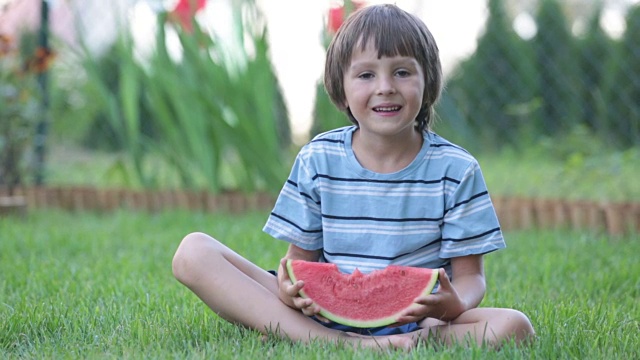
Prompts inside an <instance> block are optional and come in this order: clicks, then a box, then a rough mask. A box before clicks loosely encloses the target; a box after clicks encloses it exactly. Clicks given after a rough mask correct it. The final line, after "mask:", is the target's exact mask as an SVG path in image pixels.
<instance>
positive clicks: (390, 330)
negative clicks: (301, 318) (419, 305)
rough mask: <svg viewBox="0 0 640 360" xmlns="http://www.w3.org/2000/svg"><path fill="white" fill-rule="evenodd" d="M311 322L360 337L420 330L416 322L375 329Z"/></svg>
mask: <svg viewBox="0 0 640 360" xmlns="http://www.w3.org/2000/svg"><path fill="white" fill-rule="evenodd" d="M268 271H269V273H271V274H273V275H275V276H278V272H277V271H275V270H268ZM311 318H312V319H313V320H315V321H316V322H318V323H319V324H321V325H322V326H325V327H328V328H330V329H334V330H339V331H345V332H352V333H356V334H360V335H371V336H381V335H397V334H406V333H410V332H414V331H416V330H420V329H422V328H421V327H420V325H418V323H417V322H414V323H409V324H404V325H401V326H396V327H393V326H381V327H375V328H356V327H353V326H348V325H342V324H338V323H336V322H333V321H329V322H328V323H326V322H322V321H320V320H318V318H316V317H315V316H312V317H311Z"/></svg>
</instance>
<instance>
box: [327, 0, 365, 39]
mask: <svg viewBox="0 0 640 360" xmlns="http://www.w3.org/2000/svg"><path fill="white" fill-rule="evenodd" d="M351 3H352V4H353V9H354V10H358V9H361V8H363V7H364V5H365V3H364V1H353V0H352V1H351ZM344 8H345V7H344V5H342V6H332V7H331V8H330V9H329V20H328V22H327V30H328V31H329V33H330V34H335V33H336V32H338V29H339V28H340V26H341V25H342V23H343V22H344V19H346V18H347V16H349V15H350V14H346V15H345V9H344Z"/></svg>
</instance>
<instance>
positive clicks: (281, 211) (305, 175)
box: [263, 153, 323, 250]
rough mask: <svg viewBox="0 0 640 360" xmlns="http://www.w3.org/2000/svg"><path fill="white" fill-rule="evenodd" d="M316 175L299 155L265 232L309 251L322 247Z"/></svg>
mask: <svg viewBox="0 0 640 360" xmlns="http://www.w3.org/2000/svg"><path fill="white" fill-rule="evenodd" d="M314 176H315V172H314V171H312V170H311V169H310V168H309V166H308V165H307V163H306V161H305V158H304V156H303V155H302V153H301V154H298V156H297V157H296V160H295V162H294V164H293V167H292V169H291V174H290V175H289V178H288V179H287V181H286V182H285V184H284V186H283V188H282V190H281V191H280V194H279V195H278V199H277V200H276V204H275V206H274V208H273V211H272V212H271V214H270V215H269V218H268V219H267V223H266V224H265V226H264V228H263V231H264V232H266V233H267V234H269V235H271V236H273V237H274V238H276V239H280V240H284V241H287V242H289V243H291V244H294V245H296V246H298V247H300V248H303V249H305V250H318V249H321V248H322V247H323V245H322V213H321V210H320V194H319V191H318V189H317V187H316V182H315V179H314Z"/></svg>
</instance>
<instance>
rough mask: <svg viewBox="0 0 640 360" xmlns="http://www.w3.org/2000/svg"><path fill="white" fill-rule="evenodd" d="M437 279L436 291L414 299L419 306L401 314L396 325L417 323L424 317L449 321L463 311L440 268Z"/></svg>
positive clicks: (456, 295)
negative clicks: (438, 285)
mask: <svg viewBox="0 0 640 360" xmlns="http://www.w3.org/2000/svg"><path fill="white" fill-rule="evenodd" d="M438 279H439V280H440V287H439V288H438V291H437V292H436V293H435V294H429V295H425V296H420V297H418V298H416V300H415V302H416V303H417V304H420V305H421V306H420V307H416V308H414V309H411V310H408V311H406V312H405V313H404V314H402V315H401V316H400V317H399V318H398V319H397V325H402V324H408V323H412V322H418V321H421V320H422V319H424V318H426V317H431V318H436V319H439V320H444V321H449V320H453V319H455V318H457V317H458V316H459V315H460V314H462V313H463V312H464V311H465V308H464V304H463V303H462V299H461V298H460V296H459V295H458V293H457V291H456V289H455V288H454V287H453V285H451V281H449V277H448V276H447V273H446V271H444V269H442V268H441V269H439V273H438Z"/></svg>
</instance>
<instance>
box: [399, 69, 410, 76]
mask: <svg viewBox="0 0 640 360" xmlns="http://www.w3.org/2000/svg"><path fill="white" fill-rule="evenodd" d="M396 75H398V76H400V77H407V76H409V75H411V73H410V72H409V71H407V70H398V71H396Z"/></svg>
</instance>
